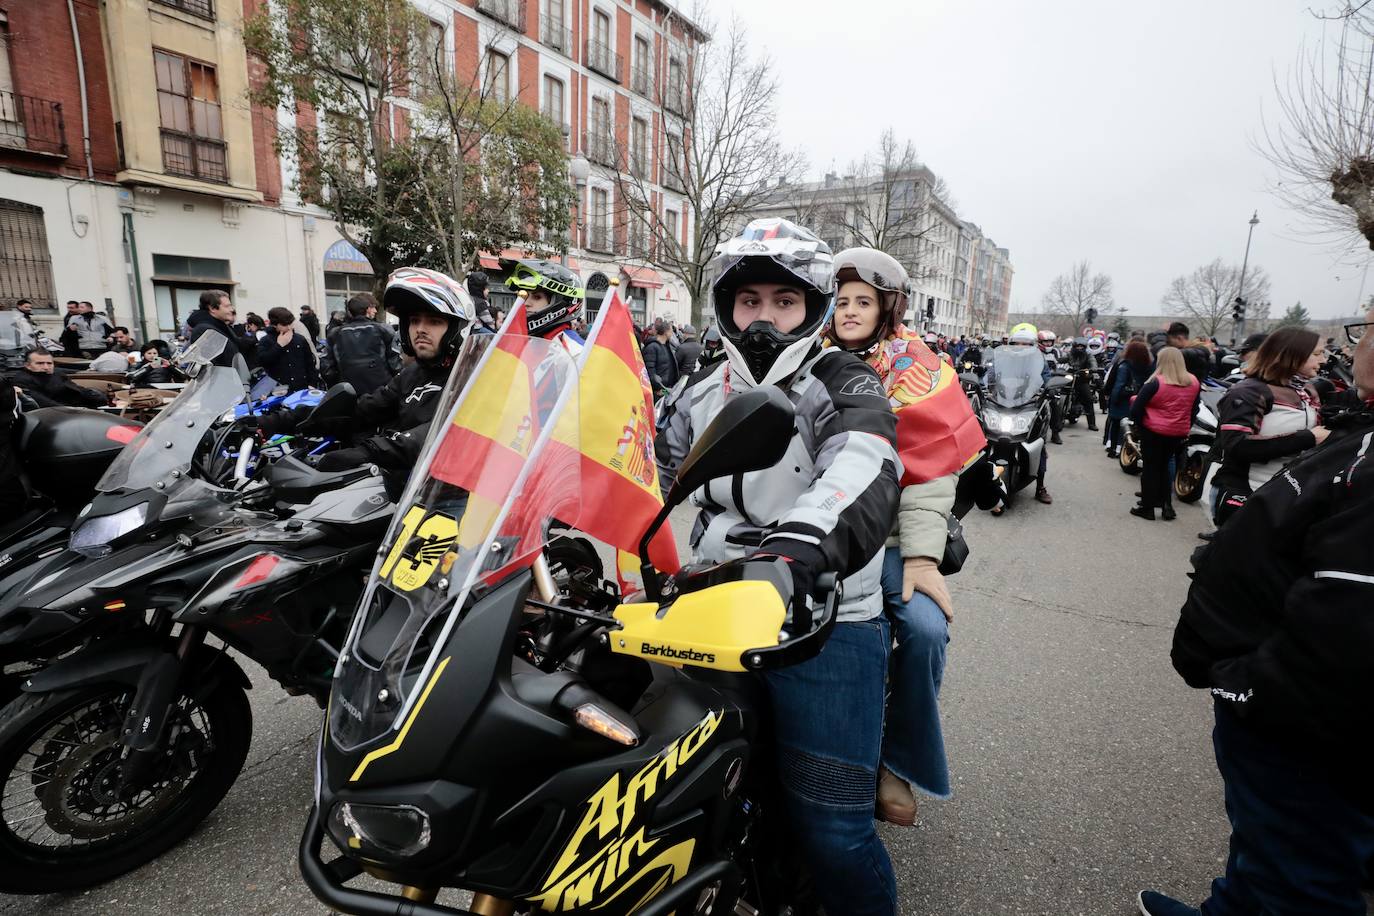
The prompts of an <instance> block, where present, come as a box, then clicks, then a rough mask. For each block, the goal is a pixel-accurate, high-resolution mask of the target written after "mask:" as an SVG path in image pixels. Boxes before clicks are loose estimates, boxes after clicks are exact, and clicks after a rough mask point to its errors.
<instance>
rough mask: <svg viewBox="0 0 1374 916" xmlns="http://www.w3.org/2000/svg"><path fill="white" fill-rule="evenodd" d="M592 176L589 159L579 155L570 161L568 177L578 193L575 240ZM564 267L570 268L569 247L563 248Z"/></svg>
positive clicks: (575, 211)
mask: <svg viewBox="0 0 1374 916" xmlns="http://www.w3.org/2000/svg"><path fill="white" fill-rule="evenodd" d="M591 174H592V164H591V163H590V162H588V161H587V157H586V156H584V155H582V154H581V153H578V154H577V155H576V156H574V157H573V158H571V159H569V160H568V176H569V177H570V178H571V179H572V183H573V188H574V190H575V191H576V192H577V193H576V195H575V196H574V197H573V224H572V233H570V235H572V237H573V239H574V240H575V239H576V238H577V232H578V230H579V228H580V225H581V215H582V189H583V188H585V187H586V186H587V178H588V177H589V176H590V175H591ZM563 266H564V267H566V266H568V246H567V245H564V246H563Z"/></svg>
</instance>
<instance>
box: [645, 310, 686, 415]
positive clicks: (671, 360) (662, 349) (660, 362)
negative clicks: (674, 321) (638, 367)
mask: <svg viewBox="0 0 1374 916" xmlns="http://www.w3.org/2000/svg"><path fill="white" fill-rule="evenodd" d="M673 349H674V348H673V347H672V346H671V345H670V344H669V343H668V322H666V321H663V320H662V319H659V320H658V321H655V322H654V333H653V336H652V337H650V338H649V339H648V340H647V341H645V342H644V348H643V353H644V368H645V369H646V370H647V371H648V373H649V384H651V385H652V386H653V389H654V397H658V396H659V395H660V394H662V393H663V392H664V391H667V390H668V389H669V388H672V387H673V386H674V385H676V384H677V377H678V370H677V357H676V356H675V355H674V353H673Z"/></svg>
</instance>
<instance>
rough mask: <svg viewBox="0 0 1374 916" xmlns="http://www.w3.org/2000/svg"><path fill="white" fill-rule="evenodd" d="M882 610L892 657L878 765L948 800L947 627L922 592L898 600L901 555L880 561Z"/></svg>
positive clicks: (896, 551)
mask: <svg viewBox="0 0 1374 916" xmlns="http://www.w3.org/2000/svg"><path fill="white" fill-rule="evenodd" d="M883 606H884V609H885V610H886V611H887V616H888V619H889V620H891V621H892V635H893V636H894V637H895V638H896V640H897V648H896V650H895V651H894V652H893V653H892V666H891V669H890V672H889V673H890V677H891V682H890V684H889V693H888V706H887V729H886V732H885V734H884V735H883V765H884V766H886V767H887V768H888V769H889V770H891V771H892V772H893V773H895V774H897V775H898V776H900V777H901V778H902V779H905V780H906V781H907V782H909V783H911V784H912V785H913V786H915V787H916V788H918V789H920V790H921V791H922V792H924V793H926V794H927V795H931V796H934V797H935V798H949V796H950V788H949V761H948V760H947V759H946V758H945V735H944V732H943V731H942V730H941V728H940V704H939V699H940V683H941V681H943V680H944V677H945V647H946V646H947V645H948V644H949V624H948V623H946V622H945V615H944V614H943V613H942V612H941V611H940V606H939V605H938V604H936V603H935V601H934V600H933V599H932V598H931V597H930V596H929V595H926V594H924V593H922V592H914V593H913V594H912V596H911V600H910V601H903V600H902V553H901V551H900V550H899V549H898V548H896V547H889V548H887V554H886V555H885V556H884V557H883Z"/></svg>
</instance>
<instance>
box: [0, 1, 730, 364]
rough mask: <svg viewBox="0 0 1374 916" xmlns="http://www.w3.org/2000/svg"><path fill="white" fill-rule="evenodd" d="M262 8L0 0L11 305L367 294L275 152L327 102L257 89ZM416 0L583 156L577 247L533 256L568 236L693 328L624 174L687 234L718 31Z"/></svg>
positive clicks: (652, 7)
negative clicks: (620, 178) (696, 86)
mask: <svg viewBox="0 0 1374 916" xmlns="http://www.w3.org/2000/svg"><path fill="white" fill-rule="evenodd" d="M263 2H265V0H104V2H103V3H101V2H98V0H72V2H71V4H70V10H69V8H68V4H65V3H62V2H57V0H51V2H47V0H45V2H42V3H34V2H30V0H0V303H4V302H12V301H13V300H15V299H17V298H20V297H28V298H31V299H34V300H35V302H36V303H38V304H39V309H40V311H39V313H38V314H39V316H40V320H41V319H43V318H44V317H45V316H46V317H49V318H50V319H51V321H52V322H53V323H54V324H55V323H56V321H57V311H56V308H57V306H58V305H59V303H61V302H64V301H66V300H67V299H78V300H90V301H92V302H94V303H96V304H97V307H103V310H105V311H106V312H107V314H109V315H110V316H111V318H112V319H113V320H114V321H115V322H116V323H120V324H126V325H128V326H130V328H131V329H132V330H133V333H134V334H135V336H137V337H141V338H144V339H147V338H152V337H156V336H162V337H169V336H172V335H174V334H175V333H176V332H177V331H178V329H179V328H180V327H181V326H182V325H183V323H184V321H185V318H186V316H187V314H189V312H190V311H191V310H192V309H193V308H194V307H195V305H196V300H197V299H198V297H199V295H200V293H201V291H203V290H204V289H208V288H222V289H226V290H228V291H229V292H230V294H231V295H232V297H233V299H234V300H235V303H236V304H237V306H238V311H239V314H240V317H242V316H243V315H245V314H246V313H248V312H250V311H253V312H258V313H260V314H262V313H265V312H266V311H267V309H269V308H271V307H273V306H277V305H284V306H287V307H289V308H292V309H298V308H299V307H300V306H301V305H306V304H309V305H312V306H314V307H315V309H316V311H317V312H321V313H323V312H326V311H328V310H331V309H335V308H340V307H342V304H343V302H344V301H345V300H346V299H347V297H348V296H349V295H351V294H352V293H354V292H358V291H362V290H367V289H371V288H373V286H374V285H375V284H376V282H377V279H378V278H377V277H375V276H374V274H373V271H372V267H371V265H370V264H368V262H367V259H366V258H365V257H363V256H362V254H361V253H360V252H359V251H358V250H357V249H356V248H354V247H353V246H352V245H350V244H349V243H348V242H347V241H346V240H345V239H344V238H343V235H342V233H340V231H339V229H338V227H337V226H335V225H334V223H333V221H332V219H330V216H329V213H328V211H326V210H324V209H321V208H320V207H318V206H316V205H314V204H312V203H308V202H307V201H305V200H303V199H302V198H301V196H300V195H299V194H297V193H296V192H295V190H294V189H293V184H294V179H295V174H294V170H293V168H292V166H291V164H290V162H289V161H283V160H281V159H279V158H278V157H277V155H276V153H275V151H274V146H273V141H274V132H275V130H276V129H277V126H278V125H279V124H280V123H282V122H283V120H284V119H290V121H289V123H299V121H298V119H299V120H300V121H303V120H306V119H312V118H314V117H315V116H316V115H315V113H314V112H312V111H308V110H306V111H294V110H293V111H284V110H279V111H270V110H264V109H262V108H261V107H260V106H257V105H255V104H251V103H250V102H249V101H248V98H247V93H248V89H249V86H250V79H253V78H255V74H254V70H253V68H254V67H257V66H260V64H258V63H257V62H255V61H251V60H249V59H248V57H247V56H246V54H245V51H244V47H243V43H242V26H243V20H244V17H245V12H247V13H248V14H251V13H252V12H253V11H254V10H256V9H257V8H258V6H259V5H260V4H261V3H263ZM414 3H415V5H416V7H417V8H419V9H420V10H421V11H423V12H424V13H425V14H426V15H427V16H428V17H429V18H430V20H431V23H432V24H433V30H432V33H431V38H432V40H433V41H435V42H437V43H439V45H440V46H441V47H443V48H444V49H445V52H446V54H448V55H451V57H450V59H451V60H452V61H453V64H454V66H455V67H456V68H457V70H458V73H459V74H460V76H463V75H467V76H471V77H474V78H476V77H477V76H478V75H479V74H480V78H481V79H482V80H483V81H484V82H486V83H487V84H488V86H489V88H492V89H493V90H494V91H496V92H498V93H509V95H510V97H512V98H515V99H517V100H519V101H520V102H521V103H524V104H528V105H531V106H532V107H537V108H539V110H541V111H542V112H544V113H545V114H546V115H547V116H549V117H550V118H551V119H552V120H554V122H555V123H557V124H559V125H560V126H561V127H563V128H564V133H565V135H566V136H567V138H568V141H567V142H568V151H569V154H570V156H571V157H573V159H574V160H582V159H585V160H586V161H587V163H588V168H586V169H585V174H586V178H585V179H581V180H577V182H576V183H577V186H578V187H577V190H578V198H579V202H578V205H577V208H576V219H575V221H574V223H575V224H574V226H573V230H572V232H571V233H570V237H569V238H568V239H566V245H557V244H551V246H550V248H549V250H548V251H541V252H528V253H529V254H541V255H547V254H549V253H550V252H552V251H553V250H555V248H562V247H566V249H567V258H568V260H569V263H570V264H571V265H572V266H574V267H576V268H578V269H579V270H580V271H581V273H582V275H583V279H584V280H586V279H588V278H589V277H590V276H591V275H592V274H593V273H596V272H602V273H605V274H607V275H608V276H615V275H620V276H621V277H622V282H623V286H622V288H623V289H624V290H625V291H626V292H627V294H628V296H629V298H630V299H631V301H632V303H633V305H634V308H635V310H636V311H637V313H638V316H639V317H640V318H641V320H643V319H647V318H652V317H657V316H659V315H668V316H671V317H674V318H678V319H682V320H685V318H686V316H687V315H688V314H689V311H690V303H689V302H688V301H687V297H686V293H685V290H684V289H683V287H682V286H681V284H680V283H678V282H676V281H675V280H673V279H672V278H671V277H669V276H668V275H667V274H665V273H664V272H662V271H661V270H659V269H658V268H657V267H656V266H655V265H654V262H653V254H654V250H655V245H654V240H653V239H650V238H648V233H647V232H646V231H645V230H644V228H643V227H642V226H638V227H637V226H636V225H635V224H634V221H632V220H629V219H627V218H626V213H625V207H624V205H623V201H621V200H619V198H618V194H617V187H618V182H617V181H616V180H615V176H616V171H617V170H619V169H625V170H628V169H636V170H639V173H641V174H643V175H645V176H647V177H646V179H645V184H644V186H645V187H646V188H647V189H648V190H649V193H651V194H652V200H653V203H654V206H655V207H656V208H659V212H660V213H662V214H663V215H664V219H665V221H666V222H667V223H668V224H669V225H671V226H674V227H675V231H677V232H678V233H680V238H682V239H683V240H685V239H688V238H690V237H691V219H692V214H691V213H690V208H689V207H688V206H687V205H686V202H685V201H684V200H683V199H682V196H681V194H680V193H677V192H676V191H675V190H674V187H675V185H676V186H680V185H681V178H680V177H679V176H680V174H681V172H680V169H681V166H680V165H675V164H674V162H675V160H674V158H673V152H674V150H677V151H679V158H678V159H677V160H676V162H680V161H681V160H680V150H681V148H682V147H681V144H682V143H683V138H684V137H685V136H686V134H685V131H686V129H687V125H686V123H685V119H684V115H685V113H686V105H685V104H684V99H685V93H686V91H687V85H688V79H687V77H688V73H689V72H690V71H689V68H690V66H691V61H692V53H693V49H694V48H695V47H696V45H697V43H698V42H700V41H702V40H704V39H705V37H706V36H705V35H704V34H703V33H702V32H701V31H700V29H698V28H697V27H696V26H694V25H693V24H692V23H690V22H689V21H687V20H685V19H684V18H683V17H682V16H681V15H680V14H678V13H677V12H676V11H675V10H674V9H673V8H672V7H669V6H667V5H665V4H662V3H651V2H648V0H414ZM405 107H406V105H405V102H404V100H402V101H400V102H398V109H404V108H405ZM582 171H584V170H582V169H579V168H576V167H574V168H573V169H571V174H573V175H576V174H578V173H579V172H582ZM57 179H62V180H57ZM570 180H574V179H573V178H571V177H570ZM524 253H526V252H490V253H484V254H483V255H482V263H483V264H484V265H486V266H488V267H489V268H491V269H492V271H496V269H497V266H498V264H499V262H498V260H497V258H498V257H499V256H500V255H502V254H506V255H518V254H524ZM494 279H496V280H497V281H499V279H500V277H499V275H498V276H497V277H495V278H494Z"/></svg>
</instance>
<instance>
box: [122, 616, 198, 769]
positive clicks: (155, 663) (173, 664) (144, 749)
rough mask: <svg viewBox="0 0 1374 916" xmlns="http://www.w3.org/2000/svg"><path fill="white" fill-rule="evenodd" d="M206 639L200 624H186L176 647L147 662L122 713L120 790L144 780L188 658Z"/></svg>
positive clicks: (163, 734)
mask: <svg viewBox="0 0 1374 916" xmlns="http://www.w3.org/2000/svg"><path fill="white" fill-rule="evenodd" d="M204 641H205V631H204V630H203V629H201V628H200V627H185V628H184V629H183V630H182V631H181V636H180V638H179V639H178V640H177V646H176V649H175V650H173V651H171V652H163V653H161V654H159V655H158V656H157V657H156V658H154V659H153V660H152V661H151V662H149V663H148V666H147V667H145V668H144V669H143V673H142V674H141V675H139V678H138V688H137V690H136V691H135V693H134V700H133V702H132V703H131V704H130V705H129V711H128V712H127V713H125V716H124V728H123V731H122V732H121V733H120V737H119V740H120V743H121V744H122V745H124V755H123V761H122V762H121V764H120V775H119V789H120V794H121V795H123V794H126V793H127V792H130V791H135V790H136V789H137V787H139V786H141V785H142V784H143V779H144V776H145V775H146V774H147V772H148V769H149V767H150V766H151V765H152V763H153V761H154V760H156V759H157V757H158V756H159V754H160V753H161V751H162V748H163V743H164V742H163V739H164V736H165V732H166V730H167V722H168V720H169V719H170V718H171V715H172V710H173V709H174V708H175V706H176V699H177V695H178V694H179V693H180V689H179V688H180V687H181V680H182V675H183V673H184V672H185V670H186V665H187V661H188V660H189V659H190V658H191V657H192V656H194V655H195V654H196V650H197V649H198V648H199V647H200V645H201V643H203V642H204Z"/></svg>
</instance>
